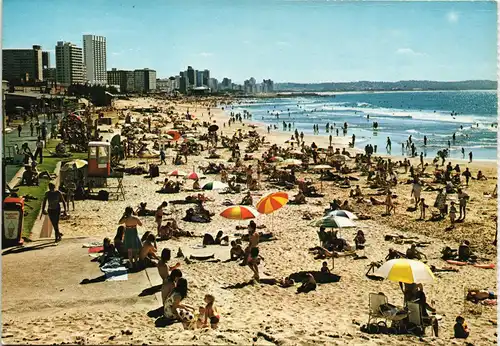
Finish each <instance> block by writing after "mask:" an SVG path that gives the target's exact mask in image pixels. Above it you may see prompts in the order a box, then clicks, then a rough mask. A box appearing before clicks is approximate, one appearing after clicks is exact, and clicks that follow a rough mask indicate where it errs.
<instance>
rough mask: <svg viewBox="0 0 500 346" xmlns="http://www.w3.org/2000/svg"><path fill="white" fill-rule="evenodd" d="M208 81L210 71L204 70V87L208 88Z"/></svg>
mask: <svg viewBox="0 0 500 346" xmlns="http://www.w3.org/2000/svg"><path fill="white" fill-rule="evenodd" d="M209 80H210V71H209V70H205V71H203V83H202V84H203V85H206V86H209V85H208V81H209Z"/></svg>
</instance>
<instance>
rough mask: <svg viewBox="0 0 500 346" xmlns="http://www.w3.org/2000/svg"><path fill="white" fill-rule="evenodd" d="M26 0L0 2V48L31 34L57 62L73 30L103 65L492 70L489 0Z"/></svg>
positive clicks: (391, 72)
mask: <svg viewBox="0 0 500 346" xmlns="http://www.w3.org/2000/svg"><path fill="white" fill-rule="evenodd" d="M35 4H38V2H35V1H29V0H25V1H13V0H7V1H4V27H3V38H4V40H3V48H18V47H31V46H32V45H41V46H42V49H43V50H44V51H50V52H51V57H50V60H51V61H55V57H54V54H53V52H54V48H55V45H56V43H57V41H69V42H72V43H75V44H77V45H78V46H79V47H82V46H83V42H82V35H84V34H93V35H100V36H105V37H106V39H107V46H108V49H107V50H108V54H107V55H108V62H107V65H108V66H107V70H110V69H111V68H117V69H126V70H134V69H140V68H146V67H147V68H151V69H154V70H156V71H157V75H158V77H159V78H168V77H169V76H175V75H176V74H177V73H178V71H180V70H182V69H183V68H184V67H185V66H187V65H191V66H203V67H204V68H206V69H208V70H210V72H211V75H213V76H215V77H216V78H218V79H219V80H221V79H222V78H224V77H229V78H231V79H232V80H233V81H234V82H236V83H243V82H244V80H246V79H248V78H249V77H254V78H255V79H257V80H262V79H265V78H271V79H272V80H274V81H275V82H278V83H279V82H302V83H317V82H330V81H336V82H340V81H358V80H373V81H398V80H410V79H417V80H443V81H445V80H450V81H455V80H469V79H490V80H496V58H497V56H496V3H494V2H447V3H443V2H439V3H431V2H426V3H420V2H404V3H396V2H364V3H353V2H342V3H340V2H332V1H331V2H327V1H273V0H271V1H266V2H262V1H255V2H252V3H251V2H249V1H246V0H242V1H240V2H238V3H237V4H233V3H230V2H227V1H223V0H221V1H207V2H200V1H197V0H192V1H189V2H184V3H181V2H179V1H169V2H167V3H165V2H159V1H148V2H145V3H134V2H132V1H126V0H125V1H122V3H121V4H115V3H107V2H103V1H99V0H89V1H87V2H85V4H79V3H74V4H73V3H72V4H68V3H66V2H64V1H50V2H47V3H46V4H45V5H44V6H36V5H35ZM231 4H232V6H231ZM251 4H253V6H251ZM151 9H154V11H151ZM35 12H36V13H37V14H36V15H35ZM69 13H78V15H79V16H78V17H74V16H73V17H72V16H69V15H68V14H69ZM14 14H16V15H14ZM25 17H26V19H27V18H34V17H36V18H38V19H37V21H35V22H33V21H29V20H23V18H25ZM133 18H141V21H131V19H133ZM142 19H146V20H142ZM186 24H188V25H186Z"/></svg>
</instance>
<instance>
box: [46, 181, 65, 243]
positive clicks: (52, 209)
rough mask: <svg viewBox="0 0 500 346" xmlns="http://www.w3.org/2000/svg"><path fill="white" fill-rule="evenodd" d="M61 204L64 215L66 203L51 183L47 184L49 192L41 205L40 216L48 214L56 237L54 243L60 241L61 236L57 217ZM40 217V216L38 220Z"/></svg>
mask: <svg viewBox="0 0 500 346" xmlns="http://www.w3.org/2000/svg"><path fill="white" fill-rule="evenodd" d="M47 202H48V204H49V206H48V208H47V211H45V205H46V204H47ZM61 203H62V205H63V208H64V214H66V211H67V210H66V201H65V200H64V196H63V194H62V193H61V192H60V191H59V190H56V186H55V185H54V184H53V183H49V191H47V192H46V193H45V197H44V199H43V203H42V215H45V214H48V215H49V219H50V222H51V223H52V226H53V227H54V232H55V236H56V243H57V242H59V241H61V238H62V236H63V234H62V233H60V232H59V217H60V216H61ZM41 217H42V216H41V215H40V218H41Z"/></svg>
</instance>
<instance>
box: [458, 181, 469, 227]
mask: <svg viewBox="0 0 500 346" xmlns="http://www.w3.org/2000/svg"><path fill="white" fill-rule="evenodd" d="M468 200H469V195H468V194H466V193H465V192H464V191H462V189H458V206H459V210H460V215H459V216H458V220H460V221H464V220H465V214H466V212H465V209H466V207H467V201H468Z"/></svg>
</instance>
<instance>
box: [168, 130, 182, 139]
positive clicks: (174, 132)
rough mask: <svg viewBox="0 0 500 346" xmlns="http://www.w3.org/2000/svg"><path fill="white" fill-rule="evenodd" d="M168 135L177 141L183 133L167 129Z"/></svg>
mask: <svg viewBox="0 0 500 346" xmlns="http://www.w3.org/2000/svg"><path fill="white" fill-rule="evenodd" d="M167 135H170V136H172V138H173V140H174V141H176V140H178V139H179V138H181V134H180V133H179V131H175V130H170V131H167Z"/></svg>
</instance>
